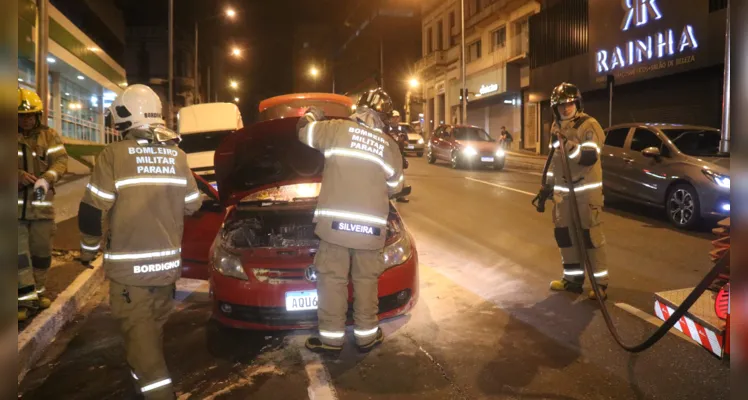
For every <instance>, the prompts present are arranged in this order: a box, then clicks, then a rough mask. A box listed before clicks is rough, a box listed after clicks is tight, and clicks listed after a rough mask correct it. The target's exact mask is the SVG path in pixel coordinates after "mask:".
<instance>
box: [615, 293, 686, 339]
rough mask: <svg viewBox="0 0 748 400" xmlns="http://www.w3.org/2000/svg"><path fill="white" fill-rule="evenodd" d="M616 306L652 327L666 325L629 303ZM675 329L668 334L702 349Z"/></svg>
mask: <svg viewBox="0 0 748 400" xmlns="http://www.w3.org/2000/svg"><path fill="white" fill-rule="evenodd" d="M615 305H616V307H618V308H620V309H621V310H623V311H626V312H628V313H629V314H631V315H633V316H635V317H638V318H641V319H643V320H644V321H646V322H649V323H650V324H652V325H654V326H656V327H660V326H662V324H664V323H665V322H663V321H662V320H661V319H659V318H657V317H654V316H652V315H650V314H647V313H646V312H644V311H642V310H640V309H638V308H636V307H634V306H632V305H631V304H627V303H615ZM674 328H675V327H673V328H671V329H670V330H669V331H668V332H669V333H671V334H673V335H675V336H677V337H679V338H681V339H683V340H685V341H686V342H688V343H691V344H692V345H694V346H696V347H701V345H700V344H699V343H696V342H694V341H693V340H692V339H691V338H690V337H688V336H686V335H684V334H683V333H681V332H680V331H678V330H676V329H674Z"/></svg>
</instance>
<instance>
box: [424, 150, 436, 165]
mask: <svg viewBox="0 0 748 400" xmlns="http://www.w3.org/2000/svg"><path fill="white" fill-rule="evenodd" d="M426 162H428V163H429V164H433V163H435V162H436V157H435V156H434V153H433V152H432V151H431V149H429V152H428V154H426Z"/></svg>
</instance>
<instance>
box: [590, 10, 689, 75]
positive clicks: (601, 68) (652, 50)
mask: <svg viewBox="0 0 748 400" xmlns="http://www.w3.org/2000/svg"><path fill="white" fill-rule="evenodd" d="M621 4H622V6H623V8H624V12H625V14H624V17H623V21H622V22H621V30H622V31H624V32H625V31H628V30H630V29H634V28H639V27H644V26H646V25H647V24H648V23H652V22H653V21H658V20H661V19H662V17H663V15H662V12H661V11H660V8H659V7H658V6H657V0H622V1H621ZM698 47H699V42H698V40H697V39H696V34H695V32H694V28H693V25H690V24H687V25H685V26H683V28H682V29H680V30H678V31H676V30H674V29H672V28H667V29H662V30H659V31H656V32H654V33H652V34H650V35H647V36H644V37H641V38H638V39H632V40H629V41H628V42H626V43H624V44H623V45H622V46H615V47H614V48H612V49H609V50H598V51H597V52H596V53H595V56H596V57H595V59H596V63H595V70H596V71H597V72H598V73H604V72H608V71H613V70H617V69H621V68H626V67H630V66H633V65H636V64H640V63H642V62H646V61H650V60H660V59H664V58H668V57H671V56H674V55H676V54H683V53H685V52H689V51H692V50H695V49H697V48H698Z"/></svg>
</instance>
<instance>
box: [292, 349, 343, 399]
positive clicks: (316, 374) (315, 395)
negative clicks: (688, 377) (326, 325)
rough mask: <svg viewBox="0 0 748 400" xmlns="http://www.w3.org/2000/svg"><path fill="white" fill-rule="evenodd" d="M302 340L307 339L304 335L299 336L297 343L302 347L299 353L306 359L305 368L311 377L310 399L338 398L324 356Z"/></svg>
mask: <svg viewBox="0 0 748 400" xmlns="http://www.w3.org/2000/svg"><path fill="white" fill-rule="evenodd" d="M302 340H305V339H304V336H299V337H297V339H296V341H297V343H296V344H297V345H300V347H301V348H300V349H299V353H301V359H302V360H304V370H305V371H306V375H307V377H308V378H309V387H308V388H307V393H308V394H309V400H337V399H338V394H337V393H336V392H335V387H334V386H333V385H332V379H331V378H330V373H329V372H328V371H327V367H325V364H324V363H323V362H322V357H320V356H319V355H318V354H316V353H313V352H311V351H309V350H308V349H307V348H306V347H305V346H304V343H303V342H301V341H302Z"/></svg>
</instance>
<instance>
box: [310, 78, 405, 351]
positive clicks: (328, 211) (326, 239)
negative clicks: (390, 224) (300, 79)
mask: <svg viewBox="0 0 748 400" xmlns="http://www.w3.org/2000/svg"><path fill="white" fill-rule="evenodd" d="M391 112H392V101H391V99H390V97H389V96H388V95H387V93H385V92H384V91H383V90H382V89H374V90H371V91H368V92H366V93H364V94H363V95H362V96H361V99H360V100H359V102H358V105H357V108H356V111H355V113H354V114H353V115H352V116H351V117H350V119H347V120H328V121H323V118H324V115H323V114H322V112H321V110H319V109H317V108H315V107H312V108H310V109H309V110H308V111H307V113H306V114H305V116H304V117H302V118H301V119H300V120H299V123H298V125H297V130H298V133H299V139H300V140H301V141H302V142H303V143H305V144H307V145H308V146H310V147H312V148H315V149H317V150H319V151H321V152H322V153H324V155H325V169H324V172H323V175H322V188H321V190H320V194H319V200H318V202H317V209H316V210H315V213H314V221H315V222H316V224H317V226H316V229H315V233H316V234H317V236H319V237H320V239H321V240H320V247H319V251H318V252H317V255H316V257H315V260H314V263H315V265H316V267H317V270H318V282H317V289H318V291H319V309H318V311H317V315H318V317H319V337H312V338H309V339H308V340H307V342H306V347H307V348H308V349H310V350H312V351H314V352H318V353H331V354H333V355H335V354H339V352H340V351H341V350H342V348H343V342H344V340H345V323H346V312H347V310H348V277H349V275H350V277H351V278H352V281H353V291H354V293H355V295H354V303H353V309H354V312H353V319H354V323H355V329H354V331H353V332H354V336H355V341H356V344H357V345H358V348H359V351H361V352H364V353H366V352H369V351H371V350H372V349H373V348H374V347H375V346H377V345H379V344H380V343H382V341H383V340H384V334H383V333H382V330H381V329H380V328H379V321H378V319H377V311H378V303H379V298H378V290H377V289H378V278H379V275H381V273H382V272H383V270H384V261H383V260H382V259H381V257H382V249H383V248H384V241H385V238H386V234H387V216H388V215H389V198H390V196H393V195H394V194H396V193H399V192H400V191H401V190H402V187H403V170H402V156H401V154H400V149H399V147H398V145H397V143H396V142H395V141H394V140H393V139H392V138H391V137H390V136H389V135H387V134H386V133H384V132H383V131H382V129H383V128H385V126H386V124H388V123H389V121H388V120H389V118H390V114H391Z"/></svg>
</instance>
